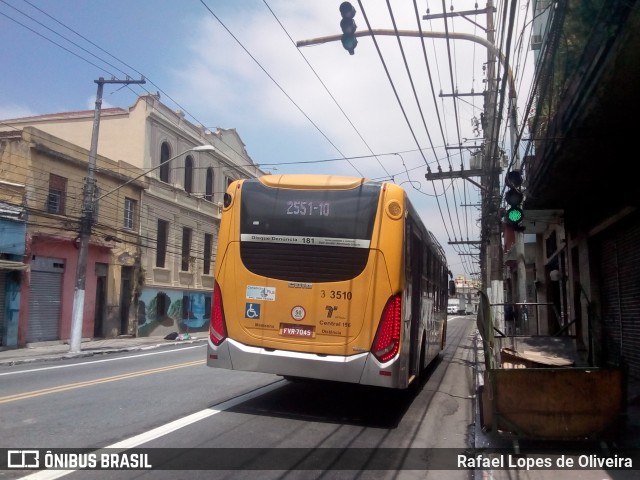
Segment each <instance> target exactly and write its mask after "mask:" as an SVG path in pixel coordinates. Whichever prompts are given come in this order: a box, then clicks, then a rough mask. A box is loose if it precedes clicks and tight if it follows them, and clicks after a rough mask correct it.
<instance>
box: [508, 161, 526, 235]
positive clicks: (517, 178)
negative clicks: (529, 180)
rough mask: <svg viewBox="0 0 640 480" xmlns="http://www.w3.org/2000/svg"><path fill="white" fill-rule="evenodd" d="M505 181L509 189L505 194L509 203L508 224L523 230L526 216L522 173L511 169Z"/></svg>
mask: <svg viewBox="0 0 640 480" xmlns="http://www.w3.org/2000/svg"><path fill="white" fill-rule="evenodd" d="M505 183H506V184H507V187H509V189H508V190H507V191H506V193H505V194H504V200H505V202H507V205H509V208H507V212H506V215H505V220H506V222H507V224H509V225H511V226H512V227H514V228H515V229H516V230H523V228H522V219H523V218H524V212H523V211H522V200H523V199H524V195H523V194H522V190H521V187H522V174H521V173H520V171H519V170H511V171H509V172H507V175H506V177H505Z"/></svg>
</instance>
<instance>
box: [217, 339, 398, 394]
mask: <svg viewBox="0 0 640 480" xmlns="http://www.w3.org/2000/svg"><path fill="white" fill-rule="evenodd" d="M208 353H209V356H208V360H207V365H208V366H210V367H217V368H226V369H231V370H242V371H248V372H261V373H273V374H276V375H283V376H286V377H299V378H312V379H317V380H330V381H336V382H347V383H360V384H364V385H371V386H378V387H386V388H406V387H407V384H406V381H405V380H404V379H405V376H403V375H401V374H400V371H399V370H400V361H399V359H400V358H401V357H398V356H396V357H395V358H394V359H393V360H392V361H390V362H388V363H387V364H384V365H383V364H380V362H378V361H377V360H376V359H375V357H374V356H373V355H372V354H370V353H360V354H358V355H352V356H349V357H343V356H339V355H323V356H320V355H316V354H309V353H302V352H292V351H288V350H276V351H274V350H267V349H264V348H261V347H251V346H247V345H244V344H242V343H240V342H237V341H235V340H232V339H229V338H228V339H226V340H225V341H224V342H223V343H222V344H221V345H219V346H215V345H214V344H213V343H212V342H211V341H209V345H208ZM381 370H382V371H385V372H388V374H386V375H381V374H380V371H381Z"/></svg>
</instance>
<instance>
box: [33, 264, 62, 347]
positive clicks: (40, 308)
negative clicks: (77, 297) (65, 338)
mask: <svg viewBox="0 0 640 480" xmlns="http://www.w3.org/2000/svg"><path fill="white" fill-rule="evenodd" d="M38 260H40V262H38V263H39V265H38V264H35V262H34V263H32V265H33V269H32V271H31V288H30V293H29V323H28V325H27V342H43V341H47V340H59V338H60V336H59V333H58V325H59V324H60V303H61V298H60V297H61V293H62V272H63V271H64V263H63V261H60V260H58V259H48V258H47V259H43V258H40V259H38Z"/></svg>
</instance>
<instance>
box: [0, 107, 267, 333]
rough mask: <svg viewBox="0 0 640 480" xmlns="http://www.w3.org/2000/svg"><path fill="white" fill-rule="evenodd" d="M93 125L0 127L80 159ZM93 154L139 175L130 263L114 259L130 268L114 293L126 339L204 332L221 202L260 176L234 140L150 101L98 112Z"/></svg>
mask: <svg viewBox="0 0 640 480" xmlns="http://www.w3.org/2000/svg"><path fill="white" fill-rule="evenodd" d="M93 120H94V111H92V110H91V111H82V112H65V113H58V114H50V115H42V116H37V117H27V118H19V119H9V120H5V121H4V122H3V125H4V126H6V125H10V128H11V129H21V128H25V127H26V126H37V128H38V129H41V130H42V131H45V132H47V133H49V134H51V135H55V136H57V137H59V138H63V139H65V140H66V141H68V142H70V143H73V144H75V145H78V146H79V147H81V148H85V149H87V148H89V147H90V142H91V132H92V129H93ZM3 128H4V129H5V130H6V129H7V127H3ZM3 128H0V131H1V130H2V129H3ZM203 146H206V148H207V150H203V149H201V147H203ZM98 154H99V155H102V156H104V157H108V158H113V159H122V160H124V161H126V162H127V163H129V164H131V165H132V166H133V167H134V168H137V169H140V171H141V172H143V173H145V180H146V185H147V187H148V188H146V189H145V190H144V193H142V194H141V198H140V200H139V202H138V203H136V204H135V205H133V207H134V208H136V209H137V210H136V212H139V213H138V215H137V216H133V217H131V219H130V223H129V225H130V227H131V229H132V230H133V231H135V232H136V233H137V234H138V244H137V248H138V249H139V250H138V251H139V254H138V255H135V256H130V257H127V256H126V255H125V256H124V257H123V259H125V260H126V261H128V262H130V265H127V267H131V268H130V270H128V273H130V277H129V278H130V281H129V282H128V283H127V284H126V285H123V287H122V288H123V289H125V290H126V291H127V292H130V297H131V299H132V303H131V305H130V307H128V308H129V310H128V312H127V315H128V317H129V318H130V321H131V322H132V323H133V325H134V326H133V328H131V329H129V332H128V333H130V334H134V335H139V336H147V335H166V334H168V333H173V332H178V333H186V332H196V331H206V330H208V328H209V315H210V310H211V295H212V289H213V264H214V262H215V252H216V244H217V237H218V228H219V222H220V214H221V206H222V203H221V202H222V197H223V195H224V192H225V191H226V188H227V186H228V185H229V184H230V183H231V182H232V181H233V180H235V179H239V178H249V177H255V176H259V175H262V174H263V173H264V172H262V171H261V170H260V169H259V168H258V167H257V166H256V165H255V164H254V162H253V161H252V160H251V158H250V157H249V155H248V153H247V151H246V148H245V146H244V144H243V143H242V141H241V139H240V137H239V135H238V134H237V132H236V131H235V130H233V129H216V130H215V131H211V130H209V129H207V128H204V127H200V126H197V125H195V124H193V123H191V122H189V121H188V120H186V118H185V115H184V114H183V113H182V112H180V111H173V110H171V109H169V108H168V107H167V106H166V105H164V104H163V103H162V102H161V101H160V97H159V95H143V96H140V97H139V98H138V99H137V100H136V102H135V103H134V104H133V105H132V106H131V107H129V108H128V109H122V108H108V109H104V110H102V111H101V114H100V129H99V139H98ZM102 191H103V192H107V193H108V195H107V197H105V199H104V201H106V200H107V199H108V200H109V201H110V202H120V203H122V204H123V205H130V206H131V205H132V204H131V202H130V201H128V200H127V198H128V197H126V194H125V192H124V189H118V188H117V187H116V190H115V191H113V192H111V191H109V190H108V189H103V190H102ZM103 194H104V193H103ZM129 200H130V199H129ZM115 241H116V242H118V240H115ZM125 257H126V258H125ZM125 296H126V295H125ZM121 304H122V305H125V304H127V302H126V301H125V300H124V299H123V301H122V302H121Z"/></svg>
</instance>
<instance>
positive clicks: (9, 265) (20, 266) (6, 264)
mask: <svg viewBox="0 0 640 480" xmlns="http://www.w3.org/2000/svg"><path fill="white" fill-rule="evenodd" d="M0 270H29V265H27V264H26V263H22V262H13V261H11V260H2V259H0Z"/></svg>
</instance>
